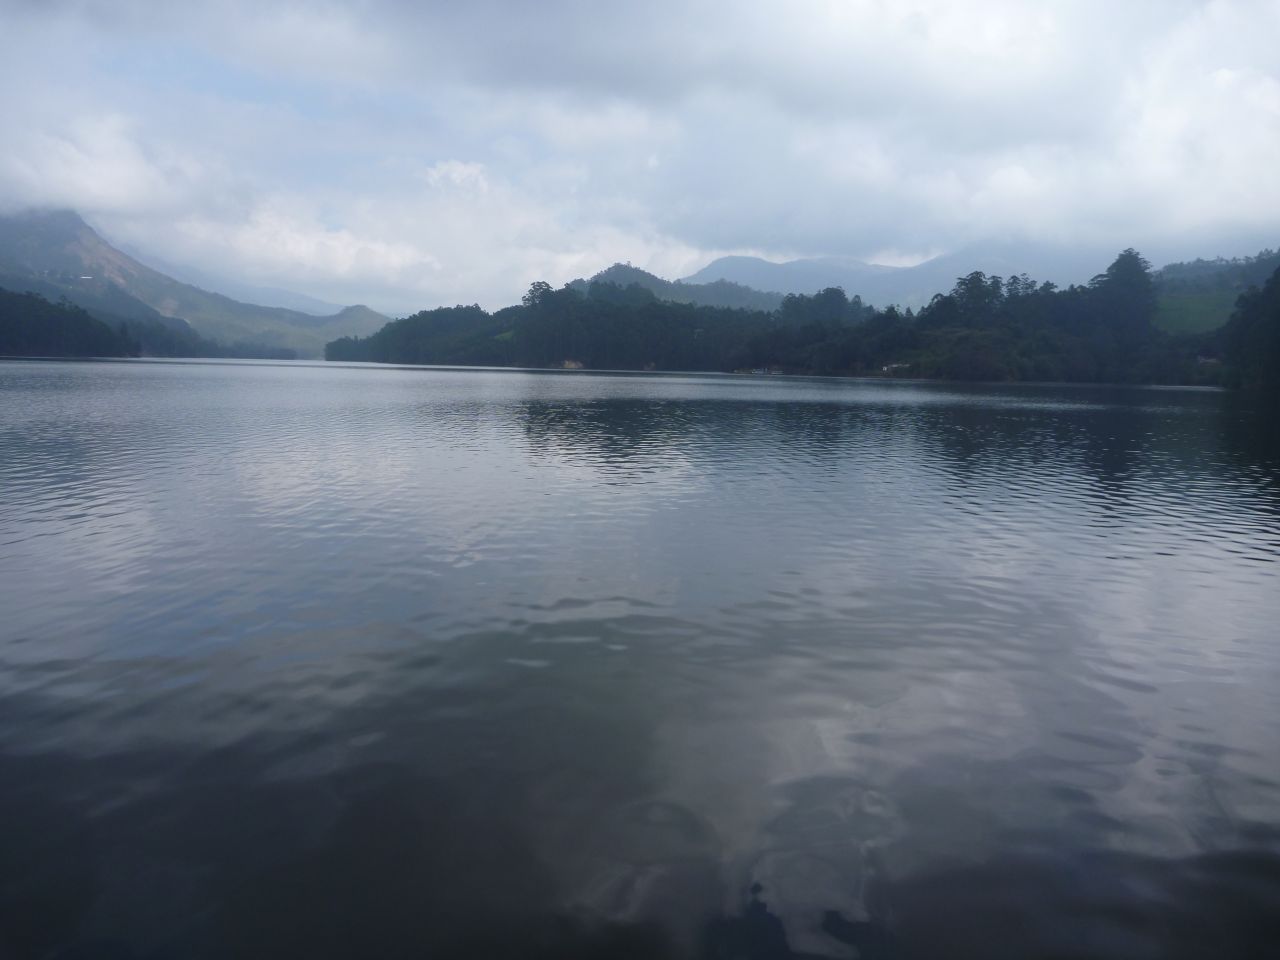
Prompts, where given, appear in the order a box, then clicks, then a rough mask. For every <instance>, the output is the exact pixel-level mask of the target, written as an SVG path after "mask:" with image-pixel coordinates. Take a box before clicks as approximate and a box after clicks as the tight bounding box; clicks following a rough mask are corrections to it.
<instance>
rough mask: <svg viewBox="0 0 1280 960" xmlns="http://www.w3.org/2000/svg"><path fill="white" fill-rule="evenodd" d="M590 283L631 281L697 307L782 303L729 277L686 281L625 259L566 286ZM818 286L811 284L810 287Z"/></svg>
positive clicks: (582, 290) (585, 286)
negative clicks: (663, 274) (660, 275)
mask: <svg viewBox="0 0 1280 960" xmlns="http://www.w3.org/2000/svg"><path fill="white" fill-rule="evenodd" d="M593 283H611V284H614V285H615V286H619V287H629V286H631V284H633V283H634V284H636V285H637V286H640V287H643V288H644V289H646V290H648V291H649V292H650V293H652V294H653V295H654V296H655V297H657V298H658V299H659V300H669V301H671V302H672V303H692V304H694V305H695V306H699V307H730V308H732V309H735V310H777V309H778V307H779V306H781V305H782V294H780V293H771V292H768V291H764V290H756V289H754V288H752V287H747V286H743V285H742V284H740V283H733V282H731V281H729V280H714V281H712V282H710V283H688V282H686V281H684V280H663V279H662V278H661V277H658V276H654V275H653V274H652V273H649V272H648V271H645V270H641V269H640V268H639V267H633V266H631V264H629V263H615V264H614V265H613V266H611V267H609V268H607V269H605V270H601V271H600V272H599V273H597V274H596V275H595V276H594V277H592V278H591V279H590V280H573V281H571V282H570V283H569V286H570V287H571V288H573V289H574V290H577V291H578V292H579V293H581V294H584V295H585V294H586V293H587V292H588V290H589V288H590V286H591V284H593ZM817 289H818V288H817V287H815V288H814V290H817Z"/></svg>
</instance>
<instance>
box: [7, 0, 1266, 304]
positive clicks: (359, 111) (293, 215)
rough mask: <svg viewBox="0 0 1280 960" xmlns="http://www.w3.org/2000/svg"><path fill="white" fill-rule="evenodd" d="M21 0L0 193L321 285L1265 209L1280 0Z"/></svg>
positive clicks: (346, 291)
mask: <svg viewBox="0 0 1280 960" xmlns="http://www.w3.org/2000/svg"><path fill="white" fill-rule="evenodd" d="M12 9H13V14H12V16H9V15H8V14H6V17H7V20H8V22H7V23H6V27H7V29H6V30H5V31H3V36H0V89H2V90H3V91H4V92H3V93H0V134H3V136H4V142H5V144H6V150H5V152H4V155H3V157H0V202H3V203H5V204H6V205H8V206H13V205H17V204H23V203H27V204H65V205H68V206H74V207H76V208H78V209H80V210H82V212H84V213H85V214H86V215H88V216H89V217H90V218H91V219H93V221H94V222H95V223H97V224H99V225H100V226H102V227H103V228H104V229H105V230H106V231H107V232H108V233H111V234H113V235H116V236H120V237H123V238H127V239H128V240H130V241H131V242H132V243H133V244H134V245H135V246H137V247H139V248H142V249H144V250H146V249H151V250H154V251H156V252H157V253H159V254H162V255H164V256H165V257H167V258H169V259H173V258H174V257H175V256H177V255H181V256H182V257H183V258H191V259H193V260H195V261H198V262H199V263H200V264H201V265H202V266H203V267H204V269H206V270H209V271H213V272H217V271H221V272H224V273H234V274H236V275H238V276H245V277H250V278H252V279H253V280H255V281H256V282H263V283H269V284H271V285H275V286H294V287H302V288H304V289H306V290H308V291H310V292H313V293H315V294H316V295H318V296H324V297H326V298H329V299H334V298H338V299H343V300H348V301H354V300H359V301H366V302H371V303H374V304H376V305H382V306H384V307H388V308H392V309H396V310H399V311H403V310H407V309H414V308H417V307H421V306H427V305H431V304H434V303H441V302H445V303H448V302H472V301H479V302H481V303H483V304H485V305H487V306H497V305H499V304H501V303H504V302H511V301H512V300H513V299H515V298H516V297H518V296H519V293H520V292H521V291H522V290H523V289H524V288H525V287H526V286H527V284H528V283H529V282H531V281H532V280H535V279H540V278H545V279H548V280H551V281H552V282H555V283H559V282H563V281H565V280H568V279H570V278H571V277H573V276H577V275H584V274H590V273H592V272H594V271H595V270H597V269H600V268H601V267H603V266H606V265H607V264H608V263H610V262H612V261H614V260H631V261H632V262H633V263H635V264H636V265H638V266H643V267H647V268H650V269H655V270H657V271H659V272H663V273H666V274H668V275H670V274H673V273H682V272H685V271H688V270H692V269H693V268H696V267H697V266H699V265H700V264H701V263H702V262H705V261H706V260H707V259H710V257H711V256H713V255H715V254H718V253H721V252H728V251H743V252H748V251H749V252H765V253H769V254H776V255H782V254H789V253H795V254H817V253H830V254H845V255H860V256H871V255H873V254H875V253H876V252H877V251H891V253H892V256H893V257H895V258H897V260H898V261H899V262H905V261H910V260H912V259H915V258H918V257H919V256H921V255H923V254H924V253H927V252H935V251H940V250H946V249H954V248H955V247H957V246H959V245H961V244H964V243H966V242H971V241H974V240H978V239H981V238H983V237H984V236H988V235H1000V236H1007V235H1010V234H1016V235H1023V236H1028V237H1032V238H1042V239H1047V240H1054V241H1056V242H1075V243H1081V244H1087V245H1090V246H1098V245H1100V246H1102V247H1103V248H1105V249H1112V250H1114V249H1118V248H1119V247H1122V246H1128V245H1130V244H1136V245H1138V246H1139V247H1140V248H1145V247H1146V246H1147V245H1148V244H1163V245H1164V246H1163V247H1161V249H1162V250H1168V251H1169V252H1170V253H1175V252H1176V253H1178V254H1181V255H1195V254H1203V255H1214V254H1217V253H1226V254H1232V253H1242V252H1248V250H1249V247H1248V245H1249V244H1250V243H1253V242H1255V241H1256V240H1257V238H1259V237H1266V236H1267V234H1268V231H1270V232H1271V233H1272V234H1274V233H1275V232H1277V228H1278V227H1280V181H1277V179H1276V178H1275V177H1274V175H1273V173H1272V172H1271V169H1270V168H1271V166H1273V165H1274V158H1275V157H1276V156H1280V61H1277V59H1276V57H1275V55H1274V38H1275V37H1276V36H1280V2H1278V0H1260V2H1245V0H1240V2H1226V0H1222V2H1200V0H1161V2H1154V0H1152V2H1135V3H1130V4H1123V5H1116V4H1114V3H1103V2H1095V0H1089V2H1067V0H1061V2H1045V3H1038V4H1026V3H1023V2H1013V0H993V2H988V3H982V4H964V3H954V2H941V0H928V2H926V0H917V2H905V3H904V2H894V3H889V2H884V0H861V2H848V3H838V4H836V3H827V2H819V0H804V2H793V3H788V4H785V5H783V4H780V3H776V2H766V0H757V2H750V3H743V4H734V5H732V6H725V5H720V4H712V3H692V4H689V3H680V4H677V3H674V2H671V3H657V4H651V5H646V6H644V7H631V8H628V7H616V6H607V7H602V6H600V5H594V4H593V5H584V4H582V3H580V2H576V0H549V2H548V3H546V4H539V5H536V6H531V5H527V4H515V3H511V4H504V3H499V2H487V3H486V2H477V3H473V4H467V5H451V6H449V7H446V8H442V7H440V6H437V5H428V6H425V7H422V6H409V5H402V4H398V3H392V2H377V0H368V2H363V3H360V4H357V5H354V6H353V5H351V4H336V3H324V4H319V5H315V4H312V5H306V6H303V5H299V4H294V3H288V2H270V0H263V2H253V3H250V2H247V0H224V2H221V3H210V4H205V5H201V6H200V7H199V8H198V9H195V8H184V7H174V6H172V5H158V4H151V3H145V2H140V0H138V2H132V3H130V2H124V0H121V2H114V3H111V4H106V3H101V2H93V0H89V2H79V3H74V4H72V3H49V4H26V5H20V6H17V7H13V8H12ZM51 62H54V63H56V69H51V68H50V63H51ZM1273 242H1274V241H1273ZM1223 244H1226V245H1227V246H1226V248H1224V246H1223ZM1232 244H1234V246H1232Z"/></svg>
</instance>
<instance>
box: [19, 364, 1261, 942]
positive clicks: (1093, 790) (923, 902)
mask: <svg viewBox="0 0 1280 960" xmlns="http://www.w3.org/2000/svg"><path fill="white" fill-rule="evenodd" d="M0 491H2V494H3V495H2V498H0V618H2V619H0V911H2V915H0V956H5V957H9V956H12V957H40V958H44V957H49V958H67V957H77V958H78V957H110V958H162V957H163V958H168V957H210V958H213V957H272V958H281V957H295V956H296V957H308V958H320V957H347V956H350V957H406V958H407V957H426V956H485V957H494V956H522V957H523V956H534V957H559V956H573V957H628V958H636V957H648V956H663V957H667V956H670V957H684V956H695V957H704V956H705V957H717V958H731V957H752V958H756V957H759V958H775V957H789V956H795V957H801V956H830V957H851V956H855V955H859V952H860V955H861V956H864V957H872V958H874V957H934V956H946V957H970V956H972V957H1006V956H1007V957H1027V956H1055V957H1068V956H1071V957H1076V956H1081V957H1084V956H1089V957H1162V956H1188V957H1190V956H1203V955H1206V954H1211V955H1215V956H1236V955H1240V956H1246V955H1248V956H1251V955H1256V954H1255V953H1253V952H1251V951H1258V950H1261V949H1262V946H1260V945H1263V944H1267V943H1271V944H1272V945H1273V946H1274V943H1275V942H1276V938H1277V937H1280V563H1278V561H1280V443H1277V439H1276V433H1275V427H1274V424H1273V422H1271V421H1269V420H1268V419H1267V418H1266V417H1264V416H1263V415H1262V414H1261V413H1260V411H1257V410H1254V409H1252V408H1251V407H1250V406H1249V405H1248V404H1247V403H1245V402H1243V401H1241V400H1240V399H1238V398H1235V397H1232V396H1230V395H1227V394H1221V393H1215V392H1205V391H1188V390H1156V389H1136V388H1105V387H1058V386H955V385H944V384H923V383H909V382H888V381H884V382H865V381H839V380H823V379H800V378H795V379H793V378H786V377H733V376H661V375H647V374H646V375H634V374H616V375H610V374H584V373H554V372H535V371H506V370H503V371H496V370H495V371H487V370H453V369H427V368H417V369H414V368H387V367H381V368H375V367H370V366H362V365H350V366H339V365H324V364H304V363H292V364H288V363H286V364H271V363H254V362H248V363H232V362H148V361H132V362H116V363H110V362H100V363H93V362H86V363H56V362H3V363H0Z"/></svg>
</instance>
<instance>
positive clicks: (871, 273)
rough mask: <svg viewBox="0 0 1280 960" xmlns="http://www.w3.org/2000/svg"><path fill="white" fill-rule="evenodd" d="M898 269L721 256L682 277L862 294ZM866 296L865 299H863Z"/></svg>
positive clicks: (849, 261) (847, 261) (846, 260)
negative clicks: (871, 282) (874, 279)
mask: <svg viewBox="0 0 1280 960" xmlns="http://www.w3.org/2000/svg"><path fill="white" fill-rule="evenodd" d="M895 272H897V270H896V268H894V267H883V266H879V265H876V264H870V263H864V262H863V261H861V260H856V259H854V258H853V257H810V258H806V259H802V260H788V261H785V262H783V263H774V262H773V261H770V260H764V259H762V258H760V257H744V256H732V257H720V258H719V259H718V260H713V261H712V262H711V263H709V264H707V265H706V266H705V267H703V268H702V269H701V270H699V271H698V272H697V273H694V274H692V275H690V276H688V277H685V278H684V280H683V282H684V283H689V284H705V283H714V282H716V281H718V280H727V281H730V282H732V283H737V284H742V285H743V286H747V287H752V288H754V289H757V290H778V291H780V292H781V293H783V294H787V293H805V294H809V293H816V292H817V291H819V290H822V289H824V288H826V287H842V288H844V290H845V292H847V293H850V294H853V293H861V292H862V289H863V288H864V287H865V286H866V285H867V283H868V281H869V280H870V278H872V277H876V276H880V275H883V274H889V273H895ZM864 299H865V298H864Z"/></svg>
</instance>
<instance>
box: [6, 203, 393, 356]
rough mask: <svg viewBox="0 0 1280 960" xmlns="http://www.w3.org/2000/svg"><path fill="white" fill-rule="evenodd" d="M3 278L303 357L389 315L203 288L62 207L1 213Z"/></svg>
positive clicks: (228, 341) (89, 306)
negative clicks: (317, 311) (134, 253)
mask: <svg viewBox="0 0 1280 960" xmlns="http://www.w3.org/2000/svg"><path fill="white" fill-rule="evenodd" d="M0 276H2V277H4V279H5V283H4V285H5V286H8V287H10V288H11V289H23V288H30V289H37V288H36V286H34V284H39V285H41V287H43V289H39V292H41V293H45V294H46V295H49V294H53V293H55V292H56V294H57V295H63V296H66V297H67V299H69V300H71V301H72V302H73V303H79V304H82V305H84V306H85V307H86V309H92V308H95V307H96V308H99V309H102V308H107V307H109V305H110V304H111V303H112V302H114V304H115V306H114V307H112V308H111V309H112V311H113V312H114V313H117V314H121V315H128V314H129V313H130V312H138V309H139V308H138V307H137V306H136V305H134V303H132V302H131V301H136V303H140V304H142V305H143V306H144V307H145V308H148V309H149V310H151V311H154V313H155V314H159V315H162V316H165V317H178V318H181V319H182V320H185V321H186V322H187V323H188V324H190V325H191V327H192V328H194V329H195V331H196V332H197V333H199V334H200V335H201V336H204V337H209V338H213V339H216V340H219V341H221V342H223V343H226V344H236V343H241V344H243V343H254V344H260V345H262V346H265V347H269V348H285V349H290V350H294V351H296V352H297V354H298V355H299V356H303V357H319V356H321V355H322V354H323V350H324V344H325V343H326V342H327V341H329V340H332V339H334V338H335V337H339V336H344V335H352V334H354V335H363V334H367V333H371V332H373V331H374V330H377V329H378V328H380V327H381V326H382V325H383V324H384V323H386V321H387V318H386V317H384V316H382V315H381V314H378V313H375V312H374V311H372V310H369V309H368V308H367V307H348V308H346V309H345V310H341V311H339V312H338V313H336V314H333V315H331V316H319V317H318V316H313V315H311V314H307V313H303V312H301V311H297V310H288V309H284V308H281V307H263V306H259V305H257V304H251V303H242V302H241V301H238V300H233V299H232V298H230V297H226V296H223V295H222V294H218V293H212V292H210V291H208V290H202V289H200V288H199V287H195V286H192V285H191V284H187V283H182V282H180V281H178V280H174V279H173V278H172V277H169V276H166V275H165V274H163V273H161V272H159V271H158V270H153V269H152V268H150V267H148V266H146V265H145V264H142V263H139V262H138V261H137V260H135V259H134V258H132V257H130V256H128V255H127V254H125V253H122V252H121V251H120V250H117V249H116V248H115V247H113V246H111V245H110V244H109V243H107V242H106V241H105V240H103V239H102V237H100V236H99V235H98V234H97V233H96V232H95V231H94V230H93V229H92V228H91V227H90V226H89V225H88V224H86V223H85V222H84V221H83V220H82V219H81V218H80V217H79V216H78V215H77V214H75V213H73V212H71V211H67V210H62V211H30V212H26V213H21V214H17V215H13V216H7V217H0ZM24 280H25V281H27V287H23V285H22V281H24ZM120 294H123V295H124V297H123V298H122V297H121V296H120Z"/></svg>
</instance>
